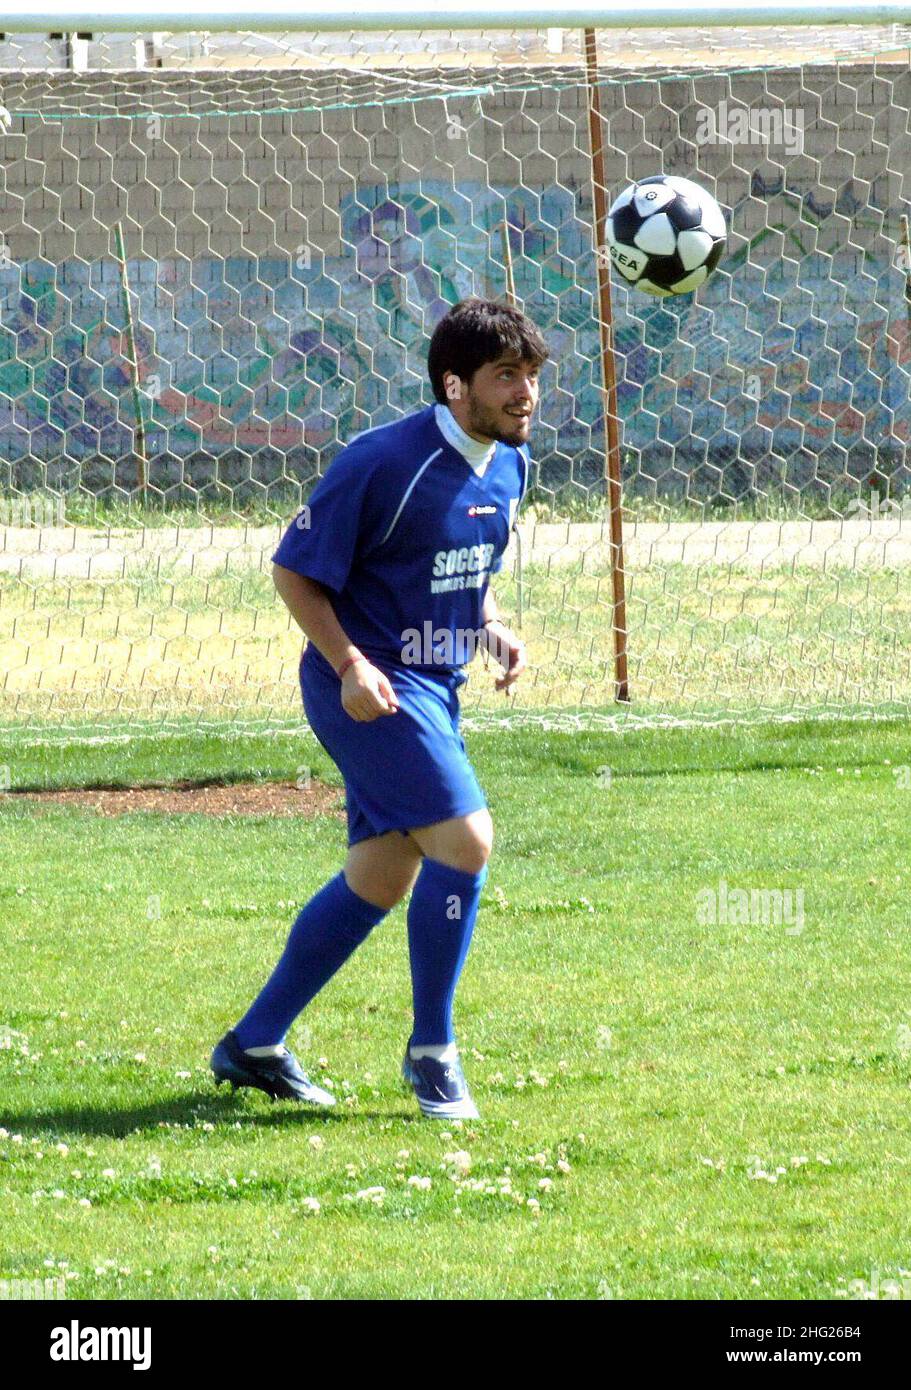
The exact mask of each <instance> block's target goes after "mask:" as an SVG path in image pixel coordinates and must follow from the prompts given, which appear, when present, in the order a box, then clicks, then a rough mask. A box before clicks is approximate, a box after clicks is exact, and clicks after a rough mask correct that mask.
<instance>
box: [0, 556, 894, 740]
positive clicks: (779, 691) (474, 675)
mask: <svg viewBox="0 0 911 1390" xmlns="http://www.w3.org/2000/svg"><path fill="white" fill-rule="evenodd" d="M127 565H128V573H127V576H126V577H123V578H110V579H104V580H95V579H80V578H71V579H65V580H60V581H57V582H54V581H52V580H50V579H44V578H42V579H38V580H35V581H33V582H23V581H22V580H20V579H18V578H17V577H16V576H15V575H13V574H9V575H5V576H3V577H2V581H0V669H2V671H3V672H4V676H3V681H2V689H0V724H13V723H15V722H16V721H17V720H18V721H20V722H24V720H25V719H26V718H27V717H28V716H31V717H32V719H33V722H34V723H36V724H41V723H45V724H47V725H48V726H51V725H53V724H54V723H55V722H60V723H67V722H74V721H76V720H79V719H81V718H84V717H87V711H91V710H95V711H100V712H103V713H105V714H107V715H115V714H117V713H119V714H120V715H122V716H123V715H125V716H132V717H135V718H137V719H148V720H150V721H151V722H154V721H156V720H161V719H162V718H164V717H165V716H166V715H167V716H173V717H177V716H179V715H181V714H186V713H187V711H190V712H191V713H193V714H195V715H196V716H197V717H198V718H205V719H209V720H213V721H215V720H220V721H221V722H222V724H223V726H224V727H225V729H226V730H227V729H229V728H230V726H231V725H232V724H236V723H237V722H238V721H251V720H256V719H259V720H265V719H270V718H272V719H274V718H277V717H280V718H282V719H284V720H285V721H286V722H287V721H288V720H289V719H291V718H292V717H294V716H295V715H297V714H298V712H299V709H300V705H299V693H298V691H297V685H296V672H297V662H298V659H299V655H300V650H301V643H302V640H303V639H302V635H301V633H300V631H299V629H298V628H297V627H296V626H295V625H294V624H293V622H292V621H291V619H290V617H289V615H288V612H287V610H286V609H285V607H284V606H283V604H282V603H281V601H280V600H279V598H278V596H277V595H276V593H275V589H274V585H273V583H272V578H271V574H268V573H265V572H263V571H262V570H261V569H258V568H254V567H252V566H250V567H247V568H241V569H238V570H237V571H236V572H235V571H232V572H230V573H227V574H224V573H223V574H213V575H208V576H206V575H194V574H191V573H189V572H188V571H187V570H186V569H185V568H179V567H178V566H177V565H176V564H175V563H174V561H173V559H170V558H167V557H161V556H155V557H151V558H149V557H145V559H144V561H143V562H142V563H139V562H137V561H134V560H128V561H127ZM497 580H498V582H497V584H496V593H497V601H498V603H499V605H500V608H501V610H502V611H503V612H504V613H505V614H507V615H508V616H510V617H512V618H513V619H515V618H516V615H517V612H518V601H519V590H518V587H517V584H516V576H515V574H514V573H512V572H510V573H507V572H505V571H504V572H503V574H501V575H499V576H497ZM522 600H523V622H522V627H521V632H522V635H523V637H524V639H525V642H526V644H527V647H528V652H529V661H530V667H531V669H530V671H529V673H528V674H527V675H526V676H525V677H524V678H523V680H522V682H521V685H520V686H518V687H517V688H516V701H517V705H518V706H520V707H521V708H525V709H531V710H539V711H542V710H552V709H555V708H573V707H587V708H592V707H603V706H609V705H610V702H611V700H612V696H613V641H612V631H611V624H612V612H613V609H612V595H611V581H610V574H609V571H608V566H607V563H606V561H598V562H595V561H594V560H593V559H592V558H591V557H590V556H585V557H584V558H582V557H580V558H577V559H576V561H575V562H574V563H573V564H570V565H568V566H565V567H554V568H552V569H551V568H549V567H548V566H546V565H542V564H535V565H530V564H529V565H526V566H525V570H524V577H523V588H522ZM627 625H628V629H629V653H630V663H629V667H630V670H629V674H630V688H631V691H632V695H633V700H634V702H635V709H636V711H637V712H639V713H642V714H648V713H652V712H654V713H658V714H667V713H668V712H669V711H679V712H681V713H694V712H698V713H708V712H713V711H723V710H739V711H747V710H756V709H758V708H762V709H765V710H769V711H772V710H789V709H793V708H801V707H803V708H815V707H818V706H824V705H827V706H829V707H830V708H838V707H842V708H850V707H852V706H855V705H859V704H864V703H869V704H870V705H884V704H885V703H887V702H889V701H891V702H894V703H895V704H902V703H904V704H905V705H906V706H907V704H908V703H909V702H911V659H909V642H908V633H909V627H911V587H909V585H908V582H907V577H906V574H905V572H904V571H903V570H900V569H887V568H884V567H880V568H871V569H868V570H863V569H856V570H855V569H850V568H847V567H845V566H836V565H829V566H828V567H827V568H826V569H824V570H823V569H809V570H799V569H796V570H795V569H792V568H789V567H787V566H780V567H778V568H774V569H773V568H771V567H768V568H764V569H762V570H760V569H758V568H753V569H748V568H743V569H738V568H736V567H733V566H730V565H723V564H679V563H678V564H665V565H655V566H646V567H644V568H641V569H637V570H635V571H631V572H630V574H629V576H628V583H627ZM470 677H471V683H470V685H469V688H468V690H467V691H466V692H465V705H466V709H467V710H470V709H474V708H478V709H481V710H484V711H496V710H499V709H502V708H503V707H504V704H505V702H504V700H503V697H502V695H499V694H497V693H496V692H495V690H494V688H493V677H492V675H491V674H488V673H485V672H484V670H483V664H482V662H481V660H480V659H479V660H478V661H477V662H476V663H474V665H473V666H472V667H471V668H470Z"/></svg>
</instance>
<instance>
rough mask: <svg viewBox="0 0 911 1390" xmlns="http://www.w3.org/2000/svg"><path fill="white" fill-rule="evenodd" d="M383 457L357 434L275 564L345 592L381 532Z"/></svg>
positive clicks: (321, 484) (284, 540) (337, 459)
mask: <svg viewBox="0 0 911 1390" xmlns="http://www.w3.org/2000/svg"><path fill="white" fill-rule="evenodd" d="M379 462H380V458H379V456H378V455H377V453H376V452H375V450H372V449H371V448H370V447H369V446H368V445H366V444H365V443H361V442H360V441H358V440H355V441H353V442H352V443H351V444H349V445H348V446H347V447H346V448H344V449H342V451H341V452H340V453H339V454H337V455H336V457H335V458H334V459H333V460H332V462H331V464H330V465H329V467H328V468H327V469H326V472H325V473H324V474H323V476H322V477H321V478H320V480H319V482H318V483H317V485H316V487H315V488H314V489H313V491H312V493H311V494H310V497H309V500H308V502H307V504H306V506H305V507H303V508H302V510H301V511H300V513H299V514H298V515H297V516H296V517H295V518H294V520H293V521H292V523H291V525H290V526H289V527H288V529H287V531H286V532H285V534H284V536H282V539H281V542H280V543H279V547H278V549H277V550H276V552H275V554H274V555H273V556H272V559H273V561H274V562H275V564H277V565H281V566H282V567H283V568H284V569H288V570H293V571H294V572H295V574H302V575H305V576H306V577H307V578H308V579H315V580H316V581H317V582H318V583H320V584H325V585H326V587H327V588H329V589H333V590H334V591H335V592H336V593H341V591H342V589H343V588H344V587H345V583H346V581H347V579H348V575H349V574H350V572H351V568H352V565H353V564H354V561H355V558H356V556H357V555H358V553H359V552H361V551H363V550H364V549H366V548H367V546H369V545H370V544H372V543H373V541H374V540H376V539H378V538H379V535H380V534H381V533H380V532H379V527H380V525H381V522H382V516H381V515H380V510H381V508H380V506H379V501H378V498H377V488H376V485H375V481H374V474H375V472H376V467H377V464H378V463H379Z"/></svg>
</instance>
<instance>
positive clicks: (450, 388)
mask: <svg viewBox="0 0 911 1390" xmlns="http://www.w3.org/2000/svg"><path fill="white" fill-rule="evenodd" d="M443 385H444V386H445V387H446V399H447V400H448V401H460V400H461V399H462V383H461V381H459V378H458V377H457V376H456V374H455V372H447V373H446V375H445V376H444V377H443Z"/></svg>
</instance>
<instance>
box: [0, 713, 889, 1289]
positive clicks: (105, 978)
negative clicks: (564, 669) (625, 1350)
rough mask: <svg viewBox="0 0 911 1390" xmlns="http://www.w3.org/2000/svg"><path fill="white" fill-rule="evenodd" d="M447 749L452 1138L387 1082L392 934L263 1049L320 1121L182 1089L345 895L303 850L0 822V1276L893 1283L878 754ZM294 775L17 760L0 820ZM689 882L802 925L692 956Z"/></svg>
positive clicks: (319, 852) (677, 745)
mask: <svg viewBox="0 0 911 1390" xmlns="http://www.w3.org/2000/svg"><path fill="white" fill-rule="evenodd" d="M468 746H469V752H470V754H471V755H472V757H473V760H474V761H475V764H476V766H477V769H478V773H479V776H480V779H481V782H482V784H483V785H484V787H485V789H486V791H487V793H488V797H489V800H490V804H491V808H492V811H493V815H494V822H495V826H496V839H495V845H494V854H493V858H492V861H491V870H490V877H489V879H488V883H487V886H486V889H485V897H484V902H483V906H482V912H481V915H480V918H479V924H478V928H477V932H476V937H475V942H474V945H473V948H472V952H471V954H470V955H469V959H468V965H467V968H466V972H465V976H464V979H463V983H462V987H461V990H460V998H459V1007H458V1025H459V1028H460V1038H461V1042H462V1046H463V1049H464V1051H465V1056H466V1070H467V1072H468V1075H469V1079H470V1081H471V1083H472V1086H473V1089H474V1091H475V1094H476V1098H477V1100H478V1103H479V1106H480V1109H481V1112H482V1120H481V1121H480V1122H472V1123H470V1124H465V1125H463V1126H461V1127H459V1126H451V1127H449V1128H448V1129H447V1128H446V1127H445V1126H444V1127H443V1128H442V1129H441V1128H439V1127H435V1126H434V1125H433V1124H432V1123H431V1122H427V1121H422V1120H420V1119H419V1118H417V1113H416V1108H415V1105H414V1102H413V1100H412V1099H411V1098H410V1097H409V1096H407V1095H406V1094H405V1093H404V1092H403V1091H402V1090H401V1089H400V1086H399V1083H398V1080H397V1073H398V1065H399V1062H400V1054H401V1052H402V1049H403V1045H404V1041H405V1038H406V1036H407V1030H408V1025H409V986H408V973H407V953H406V946H405V923H404V910H403V908H402V907H401V906H400V907H399V908H397V909H396V910H395V911H394V912H392V913H391V914H390V915H389V917H387V919H386V920H385V922H384V923H383V924H382V925H381V926H380V927H379V928H378V929H377V930H376V932H375V933H374V934H373V936H372V937H371V938H370V939H369V940H368V942H367V943H366V944H365V946H364V947H363V948H362V949H361V951H360V953H359V955H358V956H357V957H355V959H354V960H353V961H351V962H349V964H348V966H347V967H346V968H345V969H344V970H343V971H342V973H341V974H340V975H339V976H338V977H337V978H336V979H335V980H334V981H332V982H331V983H330V985H329V986H328V987H327V989H326V990H325V992H324V993H323V994H322V995H321V996H320V997H319V998H318V1000H317V1001H316V1002H315V1003H314V1004H313V1005H312V1006H311V1007H310V1009H309V1010H308V1011H306V1012H305V1014H303V1015H302V1016H301V1018H300V1019H299V1020H298V1022H297V1024H296V1025H295V1028H294V1029H293V1030H292V1033H291V1036H290V1039H289V1041H290V1042H291V1044H292V1045H293V1046H296V1047H298V1048H299V1051H300V1053H301V1055H302V1057H303V1058H304V1059H305V1061H306V1062H307V1063H308V1064H309V1065H310V1066H311V1067H312V1068H313V1069H314V1070H316V1071H317V1072H318V1073H319V1074H321V1075H322V1076H324V1077H327V1078H330V1079H331V1080H332V1082H333V1084H334V1088H335V1090H336V1092H337V1094H338V1095H339V1097H340V1099H341V1104H340V1105H339V1107H338V1111H337V1113H334V1114H332V1115H330V1116H320V1115H312V1114H310V1113H307V1112H305V1111H303V1110H301V1109H296V1108H294V1107H293V1106H292V1105H290V1104H277V1105H273V1104H271V1103H270V1102H269V1101H268V1100H267V1099H266V1098H264V1097H261V1096H259V1095H252V1096H251V1095H250V1094H249V1093H247V1094H244V1093H240V1094H238V1095H237V1096H236V1097H233V1098H232V1097H231V1096H230V1095H229V1094H228V1091H227V1089H226V1088H223V1090H222V1091H221V1092H220V1093H216V1091H215V1090H214V1088H213V1085H212V1083H211V1079H210V1077H209V1074H208V1071H207V1061H208V1054H209V1051H210V1049H211V1047H212V1045H213V1043H214V1041H215V1040H216V1039H217V1038H218V1037H219V1036H220V1034H221V1033H222V1032H223V1031H224V1030H225V1028H226V1027H227V1026H229V1025H230V1024H231V1023H233V1022H234V1021H235V1019H236V1018H237V1017H238V1016H239V1014H240V1013H241V1012H242V1011H243V1009H244V1008H245V1007H246V1004H247V1002H248V1000H249V998H250V996H251V995H252V993H253V992H254V991H255V990H256V989H257V988H258V987H259V985H260V984H261V982H262V980H263V979H264V977H265V974H266V972H267V970H268V969H269V968H271V965H272V963H273V961H274V959H275V958H276V956H277V954H278V953H279V951H280V949H281V947H282V945H283V943H284V940H285V936H286V933H287V930H288V927H289V925H290V922H291V921H292V920H293V917H294V915H295V913H296V910H297V907H298V906H299V905H300V904H301V903H302V902H303V901H305V900H306V899H307V898H308V897H309V896H310V895H311V894H312V893H313V892H314V891H315V889H316V888H317V887H318V886H319V885H321V884H322V883H323V882H324V881H325V880H326V879H327V878H328V877H329V876H330V875H332V874H333V873H334V872H336V870H337V868H338V866H339V864H340V862H341V857H342V855H343V852H344V827H343V824H342V823H341V822H340V821H339V820H338V819H333V818H331V817H322V818H315V819H305V818H289V819H269V818H254V819H243V818H240V817H235V818H228V819H224V820H215V819H208V818H205V817H202V816H191V817H187V816H179V815H174V816H164V815H152V814H149V813H136V814H132V815H125V816H122V817H119V818H114V819H107V818H103V817H100V816H96V815H95V814H93V813H89V812H86V811H77V810H73V809H70V808H66V809H64V808H60V807H54V808H50V809H43V810H41V811H36V810H34V809H33V808H30V807H29V806H28V805H27V804H26V803H24V802H17V801H16V798H15V795H8V796H5V797H4V796H0V839H2V846H3V863H4V870H5V872H4V875H3V879H2V884H0V898H2V917H3V928H2V934H3V944H4V950H3V965H2V975H0V999H2V1004H0V1024H2V1025H3V1029H4V1031H3V1034H2V1037H0V1093H2V1097H3V1099H2V1108H0V1126H2V1132H0V1200H2V1208H3V1212H4V1219H3V1230H2V1237H0V1245H2V1268H0V1274H2V1275H3V1277H6V1278H10V1277H17V1278H43V1277H45V1276H47V1275H49V1274H51V1273H58V1274H59V1273H63V1272H65V1273H66V1275H67V1276H68V1285H67V1286H68V1295H69V1297H71V1298H72V1297H83V1298H141V1297H151V1298H173V1297H184V1298H206V1297H216V1298H244V1299H246V1298H275V1297H292V1298H293V1297H299V1298H314V1299H320V1298H328V1297H336V1298H339V1297H341V1298H358V1297H377V1298H400V1297H417V1298H429V1297H455V1298H466V1297H472V1296H479V1297H493V1298H502V1297H511V1298H548V1297H553V1298H583V1299H595V1298H610V1297H614V1298H636V1299H646V1298H697V1299H716V1298H738V1299H753V1298H760V1299H762V1298H775V1297H779V1298H823V1299H836V1298H838V1297H839V1294H840V1293H844V1292H845V1291H846V1290H848V1289H849V1288H851V1287H852V1281H857V1280H865V1281H868V1282H870V1281H872V1280H873V1279H875V1278H879V1279H880V1280H887V1279H894V1280H904V1281H905V1284H906V1285H907V1278H908V1271H909V1270H911V1127H909V1124H908V1115H909V1106H911V994H909V978H911V935H909V932H908V895H909V884H911V870H909V849H911V815H909V812H911V768H909V765H911V738H909V734H908V729H907V725H906V724H905V723H901V722H870V723H866V724H855V725H851V726H848V725H843V724H834V723H829V724H826V723H818V724H813V725H809V724H807V725H797V724H795V725H790V726H786V727H783V728H778V729H768V728H755V729H751V730H746V729H741V730H737V731H734V730H729V731H726V732H724V733H721V732H717V731H712V730H705V731H694V730H688V731H687V730H672V731H665V732H655V731H652V732H640V733H628V734H625V735H624V736H623V737H611V736H607V735H594V734H591V733H583V734H579V735H576V736H571V735H562V734H546V735H545V734H542V733H541V732H534V733H532V732H522V731H513V732H512V733H510V734H508V735H506V736H504V735H502V734H500V735H497V734H494V733H490V734H481V733H472V734H470V735H469V736H468ZM301 764H306V765H308V766H310V767H311V768H312V769H313V770H314V772H315V774H316V775H318V776H325V777H326V779H327V780H329V781H336V780H337V777H336V774H335V773H334V769H333V768H332V767H331V766H330V765H329V763H328V761H327V759H326V757H325V755H324V754H323V753H322V751H321V750H320V749H319V748H318V746H317V745H316V744H315V743H313V742H312V741H311V740H310V739H309V738H306V737H303V736H296V737H292V738H287V737H286V738H272V739H266V738H263V739H260V740H257V739H244V740H240V739H238V740H234V741H230V740H214V739H213V740H210V741H206V740H200V739H197V740H185V741H183V740H174V741H172V742H168V741H165V740H157V741H154V742H152V741H149V742H143V741H141V740H139V741H135V742H133V743H131V744H128V745H116V744H115V745H103V746H69V747H67V746H58V747H48V746H31V747H30V746H28V745H26V744H24V743H21V744H20V745H19V746H18V748H17V749H16V752H15V757H14V759H13V762H12V772H13V787H14V789H15V788H23V787H26V786H33V787H41V786H61V785H70V786H73V785H76V786H78V785H101V784H107V785H118V784H132V783H141V782H145V781H159V782H160V781H162V780H172V779H173V780H177V779H180V778H194V777H195V778H198V777H203V776H207V775H213V774H214V775H217V776H219V777H221V778H223V779H225V780H241V779H244V778H248V777H250V776H251V775H255V776H256V777H259V778H265V779H278V778H281V777H287V776H291V777H293V776H294V774H295V770H296V769H297V768H298V767H299V766H300V765H301ZM608 769H609V771H608ZM722 880H723V881H724V882H725V883H726V884H727V885H728V886H729V888H730V889H731V890H733V889H735V888H738V887H739V888H747V889H755V888H759V889H780V890H782V891H784V890H792V891H793V892H794V893H797V892H799V891H802V893H803V898H802V900H801V901H802V910H801V913H800V921H799V925H795V921H796V918H795V919H792V922H791V925H790V926H789V925H788V922H787V921H778V922H775V921H772V920H768V919H767V918H766V919H765V920H761V919H759V918H758V917H756V915H755V914H753V915H752V917H751V920H750V921H746V922H743V923H738V924H734V923H732V922H731V921H730V920H728V921H723V920H719V921H718V922H717V923H716V924H712V922H711V921H709V920H707V918H706V913H705V911H700V908H699V904H700V901H702V898H701V897H700V895H705V894H706V892H707V891H710V890H711V891H714V890H720V884H721V881H722ZM752 912H753V910H752V908H751V913H752ZM722 915H723V914H722ZM320 1058H325V1064H323V1063H321V1062H320V1060H319V1059H320ZM411 1178H414V1179H421V1180H422V1181H421V1182H409V1179H411ZM427 1180H429V1183H428V1182H427ZM363 1194H366V1195H363ZM533 1203H537V1204H538V1205H537V1206H535V1205H533ZM316 1204H318V1210H317V1209H316Z"/></svg>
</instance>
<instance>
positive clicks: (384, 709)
mask: <svg viewBox="0 0 911 1390" xmlns="http://www.w3.org/2000/svg"><path fill="white" fill-rule="evenodd" d="M398 707H399V702H398V697H397V696H396V693H395V691H394V690H393V688H392V686H391V685H390V683H389V678H388V676H386V675H384V673H383V672H382V671H381V670H380V669H379V668H378V667H377V666H372V665H371V664H370V662H369V661H356V662H355V663H354V665H353V666H349V667H348V670H347V671H346V672H345V674H344V675H343V676H342V709H343V710H344V711H345V713H346V714H350V715H351V718H352V719H356V720H357V722H358V723H359V724H364V723H368V722H369V721H370V720H371V719H377V718H379V716H380V715H381V714H395V712H396V710H397V709H398Z"/></svg>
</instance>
